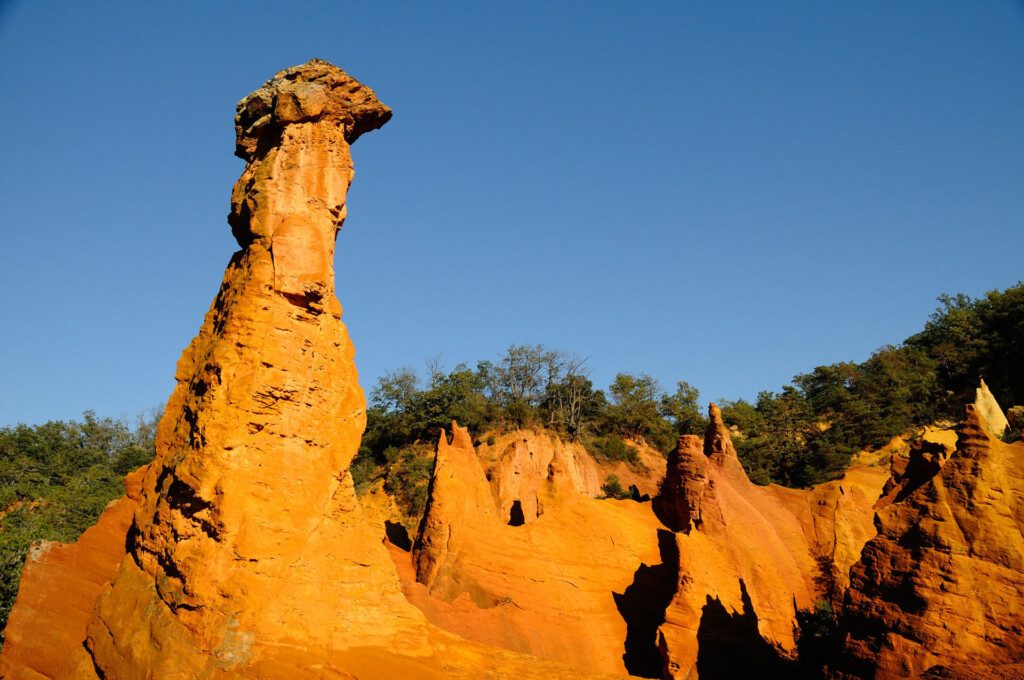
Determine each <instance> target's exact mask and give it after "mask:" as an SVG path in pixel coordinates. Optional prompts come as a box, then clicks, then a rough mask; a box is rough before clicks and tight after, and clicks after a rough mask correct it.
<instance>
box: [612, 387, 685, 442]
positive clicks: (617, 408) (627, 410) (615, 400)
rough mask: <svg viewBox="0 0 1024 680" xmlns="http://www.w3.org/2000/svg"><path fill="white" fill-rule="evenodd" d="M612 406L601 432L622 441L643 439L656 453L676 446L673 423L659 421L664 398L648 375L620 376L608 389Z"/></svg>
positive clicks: (659, 388) (663, 419)
mask: <svg viewBox="0 0 1024 680" xmlns="http://www.w3.org/2000/svg"><path fill="white" fill-rule="evenodd" d="M608 393H609V394H610V395H611V398H612V403H611V405H609V406H608V408H606V409H605V416H604V430H605V431H606V432H610V433H613V434H617V435H619V436H622V437H632V438H635V439H645V440H646V441H647V442H648V443H650V444H651V445H652V446H653V447H654V448H656V449H658V450H659V451H668V450H669V449H671V448H672V446H673V444H674V443H675V439H676V437H675V432H674V429H673V426H672V423H670V422H669V421H667V420H665V418H664V417H662V407H663V402H664V401H665V395H664V393H663V392H662V391H661V387H660V385H658V381H657V380H655V379H654V378H652V377H651V376H649V375H647V374H641V375H639V376H636V375H632V374H630V373H619V374H618V375H616V376H615V380H614V381H613V382H612V384H611V385H610V386H609V387H608Z"/></svg>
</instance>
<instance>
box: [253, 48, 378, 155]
mask: <svg viewBox="0 0 1024 680" xmlns="http://www.w3.org/2000/svg"><path fill="white" fill-rule="evenodd" d="M236 108H237V111H238V114H237V115H236V116H235V136H236V146H235V155H237V156H238V157H240V158H244V159H245V160H249V159H250V157H251V156H252V155H253V153H254V152H256V150H257V149H260V148H261V147H262V146H265V145H266V143H267V142H271V143H273V142H274V140H276V138H278V137H280V135H281V132H282V130H283V129H284V127H285V126H287V125H289V124H291V123H302V122H307V121H322V120H323V121H330V122H331V123H333V124H334V125H336V126H337V127H339V128H341V129H342V130H343V131H344V136H345V141H347V142H348V143H349V144H351V143H352V142H354V141H356V139H358V138H359V136H360V135H362V134H363V133H364V132H369V131H371V130H376V129H377V128H379V127H380V126H382V125H384V123H386V122H388V121H389V120H390V119H391V109H390V108H388V107H387V106H385V105H384V104H382V103H381V102H380V100H379V99H377V95H376V94H375V93H374V91H373V90H371V89H370V88H368V87H367V86H365V85H363V84H362V83H360V82H359V81H357V80H356V79H355V78H353V77H352V76H350V75H348V74H347V73H345V72H344V71H342V70H341V69H340V68H338V67H337V66H334V65H333V64H330V63H328V62H326V61H324V60H322V59H311V60H310V61H307V62H306V63H305V64H300V65H299V66H292V67H291V68H288V69H285V70H283V71H281V72H279V73H277V74H276V75H275V76H274V77H273V78H271V79H270V80H268V81H267V82H266V83H265V84H264V85H263V87H261V88H260V89H258V90H256V91H255V92H253V93H252V94H250V95H249V96H248V97H246V98H245V99H243V100H242V101H240V102H238V106H237V107H236Z"/></svg>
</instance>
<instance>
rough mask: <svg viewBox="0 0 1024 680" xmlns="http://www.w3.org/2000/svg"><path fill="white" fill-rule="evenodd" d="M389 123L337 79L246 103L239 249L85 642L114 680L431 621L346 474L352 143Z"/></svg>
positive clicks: (273, 83) (325, 68) (236, 226)
mask: <svg viewBox="0 0 1024 680" xmlns="http://www.w3.org/2000/svg"><path fill="white" fill-rule="evenodd" d="M390 116H391V111H390V109H388V107H386V106H385V105H384V104H382V103H380V101H378V100H377V97H376V96H375V95H374V93H373V91H372V90H371V89H369V88H368V87H366V86H364V85H361V84H360V83H359V82H357V81H356V80H354V79H353V78H352V77H351V76H349V75H347V74H346V73H345V72H344V71H342V70H340V69H338V68H336V67H334V66H331V65H330V64H328V63H327V62H324V61H320V60H313V61H310V62H308V63H306V64H303V65H301V66H296V67H294V68H290V69H287V70H285V71H282V72H280V73H278V74H277V75H276V76H274V78H273V79H271V80H270V81H268V82H267V83H266V84H265V85H264V86H263V87H261V88H260V89H259V90H257V91H256V92H254V93H253V94H251V95H249V96H248V97H246V98H245V99H243V100H242V101H241V102H240V103H239V105H238V115H237V117H236V119H235V123H236V135H237V153H238V155H239V156H241V157H242V158H243V159H245V160H246V167H245V170H244V171H243V173H242V176H241V178H240V179H239V180H238V182H237V183H236V184H235V187H234V190H233V192H232V197H231V205H232V209H231V217H230V223H231V226H232V230H233V232H234V234H235V236H236V238H237V239H238V242H239V244H240V245H241V246H242V249H241V250H240V251H239V252H237V253H235V255H234V257H232V259H231V262H230V263H229V265H228V268H227V271H226V272H225V274H224V282H223V284H222V286H221V289H220V292H219V293H218V295H217V297H216V299H215V300H214V302H213V305H212V307H211V308H210V310H209V312H208V313H207V316H206V320H205V323H204V324H203V327H202V329H201V330H200V332H199V335H198V336H196V338H195V339H194V340H193V341H192V343H191V345H189V347H188V349H186V350H185V353H184V354H183V356H182V358H181V360H180V362H179V364H178V369H177V373H176V375H175V379H176V380H177V387H176V388H175V390H174V393H173V395H172V396H171V398H170V400H169V401H168V405H167V410H166V413H165V414H164V417H163V419H162V420H161V422H160V426H159V429H158V433H157V456H156V459H155V460H154V462H153V463H152V465H151V466H150V468H149V470H148V472H147V474H146V477H145V482H144V484H143V491H142V499H141V501H140V503H139V506H138V509H137V510H136V512H135V520H134V524H133V526H132V529H131V530H130V532H129V539H128V540H129V546H130V550H129V553H128V555H127V556H126V558H125V559H124V560H123V561H122V563H121V566H120V569H119V571H118V573H117V575H116V577H115V578H114V581H113V584H112V586H111V588H110V589H109V590H108V591H107V592H106V593H105V594H104V595H102V596H101V598H100V600H99V603H98V605H97V610H96V615H95V616H94V618H93V620H92V622H91V623H90V624H89V627H88V639H87V643H86V644H87V647H88V648H89V650H90V651H91V652H92V655H93V657H94V659H95V663H96V666H97V667H98V668H99V669H100V670H101V671H102V672H103V673H105V674H106V676H107V677H144V676H145V677H200V676H201V675H203V674H209V673H211V672H214V671H223V672H234V671H233V669H235V670H237V669H245V668H251V667H254V664H266V663H286V664H289V663H292V662H293V660H289V658H288V657H289V655H290V654H294V655H296V656H297V657H302V658H304V661H303V663H310V661H309V659H312V658H315V657H316V656H317V653H316V650H317V649H322V650H328V649H337V648H339V647H346V646H351V645H353V644H358V643H359V640H360V639H364V640H365V639H367V638H368V637H369V638H372V637H373V636H379V635H387V634H389V633H393V632H394V630H395V629H396V627H401V625H402V617H403V615H404V613H408V615H409V616H410V617H411V618H412V619H417V617H416V615H415V613H414V612H412V610H411V607H409V606H408V605H407V604H406V603H405V602H404V600H403V599H402V596H401V593H400V592H399V589H398V587H397V583H396V579H394V578H393V576H394V573H393V567H392V566H391V565H390V563H389V562H388V561H387V560H388V558H387V556H386V554H385V552H384V550H383V548H382V547H381V546H380V541H379V540H377V539H375V537H374V536H372V535H370V534H368V533H367V532H368V529H367V528H366V527H365V526H364V524H363V522H362V521H361V517H360V512H359V507H358V504H357V503H356V498H355V493H354V490H353V485H352V479H351V476H350V475H349V474H348V467H349V463H350V462H351V460H352V457H353V456H354V455H355V453H356V450H357V449H358V446H359V440H360V437H361V435H362V432H363V429H364V427H365V420H366V416H365V404H366V402H365V398H364V396H363V391H362V389H361V388H360V387H359V384H358V382H357V375H356V370H355V365H354V363H353V354H354V350H353V347H352V343H351V341H350V340H349V337H348V333H347V331H346V329H345V326H344V325H343V324H342V322H341V305H340V304H339V302H338V300H337V298H336V297H335V296H334V270H333V256H334V243H335V237H336V234H337V231H338V229H339V228H340V226H341V223H342V222H343V221H344V219H345V214H346V206H345V199H346V193H347V191H348V186H349V183H350V182H351V180H352V176H353V169H352V160H351V156H350V154H349V144H350V143H351V142H352V141H354V140H355V139H356V138H357V137H358V136H359V135H360V134H362V133H363V132H366V131H368V130H372V129H375V128H377V127H380V126H381V125H382V124H383V123H384V122H386V121H387V120H388V119H389V118H390ZM382 603H384V606H383V607H382V606H381V605H382ZM389 603H390V606H389ZM396 614H397V618H395V615H396ZM356 622H358V624H359V625H358V626H355V625H352V624H353V623H356ZM412 637H413V638H415V636H412ZM142 639H146V640H147V643H146V644H139V640H142ZM412 642H413V644H415V641H414V640H413V641H412ZM297 650H302V651H297ZM247 672H248V671H247Z"/></svg>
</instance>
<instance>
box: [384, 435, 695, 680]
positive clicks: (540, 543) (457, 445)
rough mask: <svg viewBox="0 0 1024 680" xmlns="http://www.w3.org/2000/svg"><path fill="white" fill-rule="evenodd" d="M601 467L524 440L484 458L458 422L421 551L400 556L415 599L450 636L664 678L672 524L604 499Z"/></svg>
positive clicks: (549, 444) (440, 466)
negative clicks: (661, 644) (661, 633)
mask: <svg viewBox="0 0 1024 680" xmlns="http://www.w3.org/2000/svg"><path fill="white" fill-rule="evenodd" d="M492 456H493V457H492ZM594 470H595V463H594V462H593V460H591V459H590V458H589V456H588V455H587V454H586V452H585V451H583V449H582V448H581V447H579V446H578V445H576V444H573V443H569V442H561V441H557V440H555V439H553V438H552V437H550V436H548V435H546V434H542V433H538V432H526V431H519V432H516V433H514V434H508V435H506V436H502V437H497V438H496V440H495V442H494V443H493V444H489V445H481V447H480V449H479V450H477V449H475V448H474V446H473V441H472V438H471V437H470V435H469V433H468V432H467V431H466V429H465V428H462V427H459V426H458V425H457V424H455V423H453V424H452V432H451V438H450V441H449V438H448V437H447V436H445V435H444V434H442V436H441V437H440V438H439V441H438V445H437V457H436V459H435V464H434V471H433V475H432V478H431V483H430V491H429V498H428V501H427V509H426V514H425V516H424V519H423V521H422V523H421V527H420V532H419V535H418V536H417V538H416V541H415V544H414V546H413V548H412V552H411V554H410V553H406V552H404V551H402V550H399V549H397V548H396V547H392V549H391V551H392V555H393V557H394V559H395V562H396V565H397V566H398V569H399V573H400V574H401V575H402V577H403V582H404V587H405V592H406V594H407V596H408V597H409V599H410V600H411V601H412V602H413V603H414V604H416V605H417V606H418V607H419V608H420V609H421V610H422V611H423V612H424V613H425V614H426V616H427V618H428V619H429V620H430V621H431V622H432V623H434V624H436V625H438V626H439V627H441V628H444V629H446V630H448V631H451V632H453V633H455V634H457V635H460V636H462V637H465V638H468V639H470V640H474V641H476V642H480V643H484V644H488V645H493V646H496V647H503V648H506V649H509V650H513V651H516V652H524V653H528V654H531V655H534V656H539V657H543V658H547V659H551V660H554V661H560V662H563V663H567V664H570V665H572V666H573V667H574V668H576V669H578V671H577V672H579V673H580V674H581V676H586V675H589V674H597V673H609V674H618V675H625V674H626V673H627V672H636V671H637V670H638V669H639V668H640V667H641V666H643V665H644V663H645V662H646V667H647V668H650V667H651V666H652V665H653V668H654V670H655V671H657V670H658V669H659V668H660V657H659V656H658V651H657V647H656V637H655V629H656V628H657V624H658V623H660V621H659V620H658V616H659V615H660V614H661V613H662V612H664V609H665V604H666V603H667V596H666V595H660V593H659V588H661V590H664V587H663V584H664V583H665V582H666V581H667V583H668V584H669V589H671V583H672V581H673V580H674V578H675V570H674V568H673V569H671V571H670V570H669V569H667V568H664V567H662V564H661V563H662V562H663V559H662V547H663V545H662V544H664V543H665V541H664V540H662V541H661V542H660V543H659V529H661V528H662V527H661V525H660V524H659V522H658V520H657V519H656V518H655V516H654V514H653V512H651V508H650V505H649V504H646V503H636V502H633V501H627V500H610V499H597V498H593V497H592V496H591V493H592V489H591V487H588V486H587V484H586V480H587V479H588V478H590V479H592V478H593V477H594V472H593V471H594ZM588 471H589V472H588ZM488 475H489V476H490V477H491V479H490V480H488ZM517 508H518V509H519V510H518V512H517V511H516V509H517ZM661 533H662V534H666V535H667V534H668V532H664V531H662V532H661ZM655 565H657V566H655ZM652 571H653V572H655V575H654V576H653V577H652V576H651V574H650V572H652ZM658 576H660V577H661V578H660V579H659V578H658ZM669 592H670V590H669ZM659 595H660V597H659ZM645 643H646V644H645ZM645 655H646V657H645ZM651 657H653V663H652V662H651V661H650V659H651Z"/></svg>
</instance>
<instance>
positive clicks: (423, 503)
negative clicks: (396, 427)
mask: <svg viewBox="0 0 1024 680" xmlns="http://www.w3.org/2000/svg"><path fill="white" fill-rule="evenodd" d="M389 458H390V462H389V464H388V466H387V467H386V470H385V473H384V490H385V491H387V492H388V493H389V494H391V496H392V497H393V498H394V499H395V503H396V504H397V505H398V509H399V510H400V511H401V512H402V514H403V515H404V516H406V517H414V518H418V517H422V516H423V513H424V512H425V511H426V509H427V494H428V491H429V489H430V476H431V474H432V473H433V471H434V451H433V448H432V447H430V446H426V445H423V444H417V445H413V446H410V447H408V448H405V449H401V450H395V449H390V450H389Z"/></svg>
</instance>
